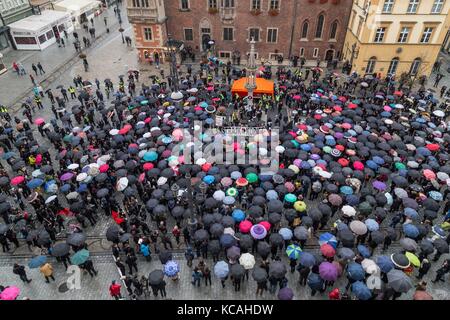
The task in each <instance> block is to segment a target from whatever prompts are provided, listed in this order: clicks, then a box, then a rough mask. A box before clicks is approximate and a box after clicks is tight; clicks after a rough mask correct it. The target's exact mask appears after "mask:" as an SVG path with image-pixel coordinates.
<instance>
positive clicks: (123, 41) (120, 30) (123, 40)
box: [119, 28, 125, 43]
mask: <svg viewBox="0 0 450 320" xmlns="http://www.w3.org/2000/svg"><path fill="white" fill-rule="evenodd" d="M124 31H125V30H124V29H123V28H120V29H119V32H120V34H121V35H122V43H125V38H124V37H123V32H124Z"/></svg>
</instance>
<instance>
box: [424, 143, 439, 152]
mask: <svg viewBox="0 0 450 320" xmlns="http://www.w3.org/2000/svg"><path fill="white" fill-rule="evenodd" d="M426 148H427V149H428V150H430V151H438V150H439V148H440V147H439V145H438V144H437V143H429V144H427V145H426Z"/></svg>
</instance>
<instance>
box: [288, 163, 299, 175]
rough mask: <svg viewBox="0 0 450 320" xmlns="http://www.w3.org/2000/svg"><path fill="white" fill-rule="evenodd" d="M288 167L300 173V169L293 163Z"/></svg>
mask: <svg viewBox="0 0 450 320" xmlns="http://www.w3.org/2000/svg"><path fill="white" fill-rule="evenodd" d="M288 169H291V170H292V171H294V172H295V173H299V171H300V169H299V168H298V167H297V166H296V165H293V164H291V165H290V166H289V167H288Z"/></svg>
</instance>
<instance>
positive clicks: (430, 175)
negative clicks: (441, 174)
mask: <svg viewBox="0 0 450 320" xmlns="http://www.w3.org/2000/svg"><path fill="white" fill-rule="evenodd" d="M423 176H424V177H425V178H426V179H427V180H434V179H436V174H435V173H434V172H433V171H431V170H430V169H425V170H423Z"/></svg>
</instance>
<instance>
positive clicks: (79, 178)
mask: <svg viewBox="0 0 450 320" xmlns="http://www.w3.org/2000/svg"><path fill="white" fill-rule="evenodd" d="M87 176H88V175H87V173H85V172H82V173H80V174H79V175H77V181H78V182H81V181H83V180H84V179H86V178H87Z"/></svg>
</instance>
